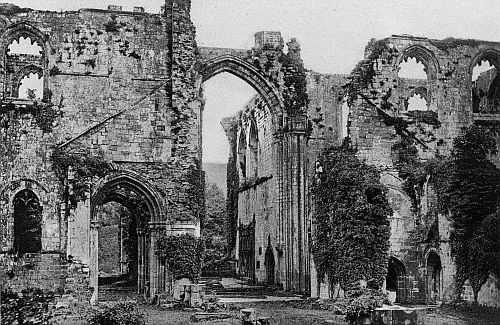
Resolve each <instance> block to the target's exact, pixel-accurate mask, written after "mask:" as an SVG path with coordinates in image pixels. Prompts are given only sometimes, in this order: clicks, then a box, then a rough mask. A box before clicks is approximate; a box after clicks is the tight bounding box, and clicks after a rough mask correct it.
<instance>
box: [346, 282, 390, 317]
mask: <svg viewBox="0 0 500 325" xmlns="http://www.w3.org/2000/svg"><path fill="white" fill-rule="evenodd" d="M384 303H387V304H388V303H389V301H388V300H387V295H385V294H384V293H382V292H381V291H379V290H373V289H362V290H354V291H350V292H349V296H348V297H347V309H346V319H347V320H348V321H349V322H350V323H351V324H356V322H357V321H358V319H359V317H363V316H371V315H372V314H373V312H374V311H375V308H379V307H382V305H383V304H384Z"/></svg>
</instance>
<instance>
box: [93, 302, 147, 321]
mask: <svg viewBox="0 0 500 325" xmlns="http://www.w3.org/2000/svg"><path fill="white" fill-rule="evenodd" d="M87 321H88V322H89V324H90V325H144V324H146V315H145V314H144V313H142V312H141V311H140V310H139V309H138V307H137V304H136V303H132V302H120V303H118V304H116V305H112V306H107V305H105V306H102V307H100V308H97V309H94V310H93V312H92V313H91V315H90V316H89V317H88V318H87Z"/></svg>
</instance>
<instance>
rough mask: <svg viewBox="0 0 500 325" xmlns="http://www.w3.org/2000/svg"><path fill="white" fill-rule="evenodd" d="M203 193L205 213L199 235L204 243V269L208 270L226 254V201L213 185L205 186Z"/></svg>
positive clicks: (218, 189) (220, 191)
mask: <svg viewBox="0 0 500 325" xmlns="http://www.w3.org/2000/svg"><path fill="white" fill-rule="evenodd" d="M205 191H206V192H205V197H206V212H205V220H204V221H203V224H202V230H201V235H202V237H203V240H204V241H205V258H204V268H210V267H213V266H214V265H215V264H217V263H218V262H220V261H221V260H222V259H223V258H224V257H225V255H226V254H227V241H226V236H225V222H226V199H225V197H224V194H223V193H222V190H221V189H220V188H219V187H217V185H215V184H212V183H209V184H207V187H206V190H205Z"/></svg>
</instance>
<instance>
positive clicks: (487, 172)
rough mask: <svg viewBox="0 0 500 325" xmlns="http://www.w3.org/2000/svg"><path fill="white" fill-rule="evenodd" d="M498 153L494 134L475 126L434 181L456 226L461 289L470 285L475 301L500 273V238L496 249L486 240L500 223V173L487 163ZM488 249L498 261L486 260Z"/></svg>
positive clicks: (453, 242)
mask: <svg viewBox="0 0 500 325" xmlns="http://www.w3.org/2000/svg"><path fill="white" fill-rule="evenodd" d="M496 153H497V146H496V142H495V139H494V137H493V136H492V134H491V133H490V132H488V130H487V129H485V128H482V127H479V126H472V127H470V128H467V129H465V130H464V132H463V133H462V134H461V135H460V136H458V137H457V138H455V140H454V141H453V151H452V154H451V157H450V159H449V160H447V161H445V162H443V164H442V165H441V168H439V173H435V175H434V178H435V183H436V184H437V186H436V189H437V194H438V198H439V204H440V209H441V210H442V211H446V212H448V213H449V215H450V216H451V220H452V231H451V234H450V244H451V253H452V256H453V257H454V258H455V262H456V265H457V275H456V280H457V284H458V285H459V288H461V287H462V284H463V283H464V281H465V280H466V279H470V280H471V282H472V287H473V290H474V295H475V298H476V299H477V293H478V292H479V290H480V288H481V286H482V285H483V284H484V283H485V282H486V279H487V278H488V276H489V274H490V273H492V272H493V273H496V274H498V272H499V270H498V267H499V266H498V264H497V261H498V260H499V258H500V249H499V247H498V237H497V238H496V240H497V244H494V243H492V242H491V240H488V239H487V237H485V236H483V235H482V234H483V233H484V231H485V230H484V228H485V226H486V227H488V228H490V226H487V225H489V224H491V218H496V219H498V207H499V200H500V170H499V169H498V168H497V167H496V166H495V165H494V164H493V163H492V162H491V161H490V160H489V158H488V157H489V156H490V155H494V154H496ZM495 229H497V230H498V228H495V227H491V228H490V229H488V230H486V231H494V230H495ZM497 234H498V233H497ZM479 243H481V244H479ZM495 246H496V249H495ZM484 247H492V248H493V250H491V251H490V252H488V253H491V254H492V255H493V258H491V257H492V256H490V258H487V256H485V254H484V252H482V250H483V249H484ZM479 256H480V257H481V260H478V257H479ZM495 256H496V259H495V258H494V257H495Z"/></svg>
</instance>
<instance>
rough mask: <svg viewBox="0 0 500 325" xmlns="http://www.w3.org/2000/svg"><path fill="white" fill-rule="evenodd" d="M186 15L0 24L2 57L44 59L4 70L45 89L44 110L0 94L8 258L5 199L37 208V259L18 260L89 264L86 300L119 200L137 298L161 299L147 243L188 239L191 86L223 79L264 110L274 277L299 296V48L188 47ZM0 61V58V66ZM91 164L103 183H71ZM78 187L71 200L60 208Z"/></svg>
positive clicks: (171, 12) (195, 105)
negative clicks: (13, 52) (177, 236)
mask: <svg viewBox="0 0 500 325" xmlns="http://www.w3.org/2000/svg"><path fill="white" fill-rule="evenodd" d="M189 11H190V1H184V0H183V1H181V0H179V1H173V0H172V1H170V0H169V1H166V2H165V6H164V8H163V11H162V13H161V14H157V15H155V14H147V13H144V12H143V10H141V9H140V8H136V9H135V10H134V12H124V11H121V8H119V7H110V10H93V9H83V10H80V11H77V12H64V13H55V12H41V11H32V10H26V11H25V10H19V13H17V14H11V15H10V16H9V17H4V19H3V20H2V22H3V25H2V30H1V32H2V38H1V39H2V42H3V43H2V44H0V45H2V50H3V51H6V48H7V46H8V44H10V43H11V41H12V40H14V39H16V40H17V39H19V38H20V37H29V38H30V39H31V40H32V41H33V42H36V44H38V45H40V46H41V47H42V49H43V53H42V55H41V57H40V58H38V57H37V60H32V59H31V58H29V57H27V56H26V57H25V56H23V55H22V54H21V55H18V56H16V57H15V59H16V62H17V63H16V64H17V65H16V67H17V66H20V65H22V64H23V62H28V61H29V62H28V63H29V64H30V66H33V69H32V68H30V69H24V67H21V68H19V69H17V68H16V69H14V70H15V71H14V73H17V72H16V71H17V70H19V71H25V72H22V73H27V72H32V71H37V73H39V74H40V75H42V76H43V84H44V96H43V100H33V99H20V98H15V95H16V92H15V91H10V90H9V91H8V92H4V93H3V102H2V103H3V104H2V112H1V113H2V129H1V131H2V136H3V141H2V144H1V146H2V160H3V161H2V165H1V170H0V175H1V191H2V194H1V195H2V201H1V211H2V222H3V226H2V230H1V231H2V245H3V255H4V256H5V257H6V258H7V259H8V258H9V256H12V253H16V249H15V248H14V247H13V229H12V228H13V227H12V224H13V223H14V222H13V220H14V219H13V217H14V214H15V211H16V207H14V206H13V202H14V196H15V195H16V194H17V193H19V192H20V191H24V190H26V191H31V192H33V193H34V195H35V196H36V197H37V199H38V201H39V207H40V208H39V209H38V208H37V210H36V211H34V210H33V209H32V210H33V211H34V212H33V213H32V214H33V215H34V216H36V215H37V213H38V212H40V213H41V214H42V220H41V225H40V227H41V234H42V235H41V252H39V251H36V252H32V253H31V254H32V255H34V256H35V257H37V258H38V256H39V257H40V258H41V259H42V260H43V259H44V258H46V257H47V256H50V257H51V258H57V259H60V261H61V263H60V265H62V268H64V267H65V266H64V265H66V264H65V263H66V259H67V258H71V259H72V260H76V261H80V262H82V263H83V264H84V265H88V268H87V267H83V270H88V271H89V274H90V285H91V286H92V287H93V288H94V296H93V299H96V294H97V289H96V288H97V274H98V251H97V247H98V245H97V243H98V234H99V230H98V229H99V215H100V213H101V211H100V207H101V206H102V205H103V204H106V203H107V202H110V201H115V202H118V203H121V204H123V205H124V206H125V207H127V208H129V210H130V211H134V207H133V206H131V204H132V203H131V202H133V204H137V203H139V206H143V207H144V210H143V211H141V212H140V213H138V214H136V215H135V218H136V225H137V226H136V227H137V229H136V232H137V246H138V247H137V249H138V260H137V270H136V272H137V275H136V277H137V282H138V290H139V291H140V292H144V293H147V294H149V295H150V296H154V295H155V294H157V293H160V292H163V291H168V290H169V288H168V283H169V281H167V277H168V272H167V270H165V266H164V264H162V263H160V261H159V260H158V258H157V256H156V254H155V245H156V239H157V238H158V236H160V235H161V234H162V233H176V232H177V233H178V232H186V231H187V232H192V233H197V232H199V226H198V224H199V222H198V220H199V216H200V213H202V202H203V201H202V200H203V198H202V193H203V191H202V184H203V179H202V178H203V177H202V175H203V174H202V172H201V170H200V160H201V158H202V157H201V146H200V144H201V132H200V130H201V125H200V124H201V120H202V119H201V112H202V109H203V98H202V97H201V85H202V83H203V82H204V81H206V80H208V79H209V78H211V77H213V76H214V75H216V74H218V73H221V72H230V73H233V74H235V75H237V76H239V77H241V78H242V79H243V80H245V81H247V82H249V83H250V84H251V85H252V86H253V87H254V88H255V89H256V90H257V91H258V93H259V94H260V95H261V96H262V98H263V100H264V102H265V105H266V106H267V107H268V108H269V112H270V115H269V116H270V119H269V121H268V122H267V124H268V126H269V130H268V131H267V132H268V138H269V139H270V140H269V141H267V148H268V149H269V148H272V149H269V150H272V152H273V154H272V157H278V156H279V157H281V158H279V159H275V160H273V165H272V166H273V167H272V168H273V173H272V174H271V173H269V175H268V177H269V179H271V178H272V179H273V182H276V184H278V185H277V187H276V188H275V190H276V196H275V197H276V198H277V202H279V204H278V207H277V209H276V210H275V211H273V212H272V213H275V214H276V215H277V216H280V220H281V221H280V222H281V225H282V226H281V228H280V229H281V230H280V239H279V240H277V241H276V242H273V245H278V247H284V246H286V247H287V248H286V249H284V250H283V251H284V256H285V259H286V261H287V262H286V263H287V264H286V267H285V268H283V270H284V271H282V272H283V279H284V280H283V281H284V283H285V284H286V288H288V289H294V290H298V291H307V286H308V283H307V281H308V272H309V268H308V264H309V263H308V262H307V256H308V255H307V252H306V251H307V248H306V247H307V242H308V240H307V239H306V238H307V237H306V235H305V234H303V233H302V229H304V228H305V227H304V225H303V223H304V222H305V220H306V218H305V216H306V214H305V211H306V210H305V206H304V205H303V204H302V203H301V202H302V201H301V199H300V198H303V197H305V193H306V192H305V189H306V180H305V178H304V177H303V175H304V172H305V163H306V158H305V141H306V131H307V117H306V115H305V109H306V104H307V101H306V94H305V88H304V87H305V77H304V73H303V68H302V62H301V61H300V55H299V51H300V49H299V48H298V46H297V44H296V43H295V42H291V43H289V48H290V50H289V51H288V54H285V53H283V52H282V47H283V42H282V40H281V37H280V36H279V37H276V34H273V33H260V34H259V35H258V37H257V43H256V47H255V48H254V49H252V50H250V51H246V50H245V51H242V50H230V49H212V48H200V49H198V48H197V47H196V43H195V30H194V27H193V24H192V22H191V20H190V14H189ZM269 45H271V46H269ZM4 53H6V52H4ZM9 59H11V57H10V56H9V55H8V53H7V55H6V56H5V57H4V60H9ZM37 64H38V65H37ZM2 66H3V67H5V66H6V65H5V64H4V65H2ZM9 71H10V70H9ZM9 73H10V72H9ZM19 77H22V76H17V77H16V78H17V79H16V78H10V77H9V78H4V79H2V81H1V82H2V83H3V85H4V88H3V89H15V88H16V87H14V86H13V85H12V80H14V79H16V80H19V79H20V78H19ZM13 96H14V97H13ZM40 112H41V113H40ZM40 116H42V117H43V119H41V118H40ZM271 135H272V136H271ZM54 152H57V153H58V155H59V154H60V153H64V154H63V155H62V157H71V159H72V162H71V163H69V168H67V169H65V170H63V174H62V175H60V171H61V168H59V167H60V165H61V163H62V165H64V163H63V162H60V161H58V160H57V157H56V158H54V155H53V153H54ZM291 155H293V157H295V158H293V157H292V156H291ZM92 157H94V158H95V159H97V160H99V159H100V160H102V161H103V162H105V163H107V164H108V165H109V166H110V167H111V171H110V172H108V173H107V174H106V175H104V176H103V177H95V176H93V177H92V175H85V179H81V177H82V175H80V174H79V172H78V167H77V166H76V165H75V166H72V165H71V164H72V163H74V164H78V160H79V161H87V160H88V158H92ZM54 159H55V160H54ZM67 159H70V158H67ZM56 167H57V168H56ZM72 167H74V168H72ZM56 170H59V173H56V172H55V171H56ZM292 179H293V181H292ZM77 184H78V186H79V188H78V189H77V188H76V186H77ZM82 184H84V187H83V189H84V193H79V196H78V198H79V201H78V202H73V200H72V199H74V198H75V197H77V196H75V191H77V190H79V191H80V192H81V191H82V187H81V186H82ZM85 184H86V185H85ZM85 191H86V193H85ZM31 192H29V193H31ZM23 193H24V192H23ZM26 193H27V192H26ZM14 221H15V220H14ZM291 225H294V226H293V227H292V226H291ZM14 228H15V227H14ZM285 231H288V232H289V233H286V232H285ZM268 255H269V254H268ZM7 264H8V263H7ZM49 264H51V263H49ZM52 264H53V263H52ZM39 265H43V263H42V264H39ZM52 271H53V270H50V269H47V270H41V272H47V274H50V276H51V277H52V278H58V279H62V280H61V283H64V281H63V279H64V277H65V275H64V272H63V271H61V272H60V273H58V274H57V275H54V274H53V272H52ZM45 284H46V283H45ZM38 285H44V283H43V281H40V283H38Z"/></svg>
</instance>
